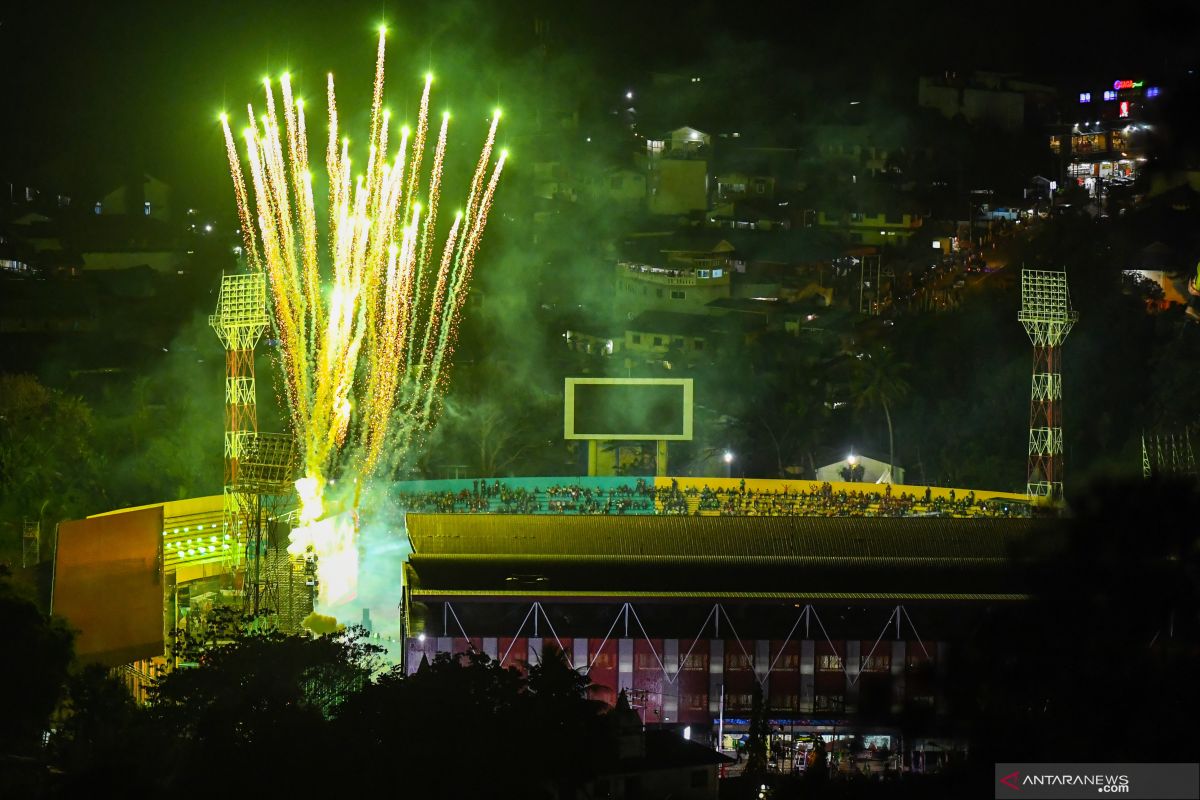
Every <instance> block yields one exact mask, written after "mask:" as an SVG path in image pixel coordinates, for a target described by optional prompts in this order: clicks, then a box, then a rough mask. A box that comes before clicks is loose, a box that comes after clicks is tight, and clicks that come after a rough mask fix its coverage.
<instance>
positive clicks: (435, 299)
mask: <svg viewBox="0 0 1200 800" xmlns="http://www.w3.org/2000/svg"><path fill="white" fill-rule="evenodd" d="M449 129H450V113H449V112H446V113H444V114H442V129H441V130H440V131H439V132H438V141H437V147H435V148H434V151H433V169H432V170H431V171H430V176H429V212H428V213H427V214H426V216H425V227H424V229H423V230H422V231H421V255H420V259H419V261H418V264H417V268H418V269H419V270H421V271H422V272H427V271H428V269H429V264H430V259H431V258H432V257H433V247H434V241H433V240H434V235H435V234H436V226H437V213H438V201H439V199H440V197H441V189H442V172H443V166H444V164H445V160H446V137H447V134H448V133H449ZM461 220H462V214H458V215H457V216H456V217H455V218H454V226H453V227H452V228H451V229H450V233H449V235H448V238H447V240H446V241H447V242H448V243H449V242H452V241H454V239H455V238H457V236H458V226H459V223H460V221H461ZM451 251H453V247H451V248H450V250H448V251H447V252H451ZM443 262H444V263H442V264H440V265H439V268H438V271H437V275H436V276H435V278H431V280H436V281H437V282H436V284H435V285H434V286H433V288H432V294H431V295H430V298H429V324H428V325H426V326H425V334H424V336H423V340H422V342H421V349H420V351H419V352H418V354H417V355H418V357H419V358H420V359H421V362H422V363H428V361H429V359H430V357H431V355H432V354H431V353H430V352H429V348H430V345H431V344H432V343H433V335H432V334H433V331H434V330H436V329H437V326H438V319H439V317H440V315H441V307H442V303H441V298H442V296H443V295H444V294H445V290H446V278H445V274H444V273H445V272H446V270H448V269H449V264H448V262H445V259H444V258H443Z"/></svg>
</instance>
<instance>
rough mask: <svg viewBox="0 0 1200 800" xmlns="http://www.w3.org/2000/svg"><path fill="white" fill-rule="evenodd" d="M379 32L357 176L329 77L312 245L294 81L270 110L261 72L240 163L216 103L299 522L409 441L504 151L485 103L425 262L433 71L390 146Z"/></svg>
mask: <svg viewBox="0 0 1200 800" xmlns="http://www.w3.org/2000/svg"><path fill="white" fill-rule="evenodd" d="M384 44H385V32H384V31H383V30H381V31H380V34H379V48H378V52H377V56H376V64H375V80H374V86H373V93H372V101H371V124H370V135H369V139H368V141H367V143H366V145H367V147H366V153H367V158H366V161H365V164H363V165H362V166H361V167H359V166H358V165H355V166H356V168H357V170H358V171H357V172H356V171H354V170H352V168H351V158H350V143H349V140H348V139H347V138H345V137H342V136H341V134H340V132H339V130H338V114H337V103H336V97H335V92H334V83H333V76H332V75H329V76H328V79H327V82H326V96H327V102H328V113H329V138H328V145H327V148H326V154H325V168H326V172H327V173H328V176H329V218H328V235H327V237H326V241H325V243H324V246H322V244H321V242H320V239H321V237H320V236H319V234H318V220H317V210H316V205H315V203H314V199H313V178H312V173H311V171H310V168H309V163H308V161H309V157H308V134H307V130H306V118H305V107H304V103H303V101H302V100H301V99H299V98H297V97H294V96H293V86H292V82H291V78H290V77H289V76H288V75H284V76H283V77H282V78H281V79H280V81H279V86H278V89H279V100H280V105H279V106H278V107H277V106H276V90H275V88H276V87H275V86H274V85H273V84H272V82H271V81H270V80H269V79H264V80H263V88H264V90H265V104H264V113H262V114H261V115H257V116H256V114H255V109H254V108H253V106H248V107H247V113H248V117H249V121H248V126H247V127H246V129H245V131H244V132H243V139H244V144H245V164H246V169H243V161H242V157H241V155H240V154H239V151H238V147H237V145H236V140H235V138H234V135H233V133H232V131H231V130H230V126H229V119H228V117H227V116H226V115H224V114H222V115H221V124H222V127H223V129H224V133H225V146H226V150H227V153H228V157H229V170H230V174H231V176H232V177H233V185H234V196H235V199H236V202H237V210H238V215H239V218H240V221H241V230H242V232H243V235H244V237H245V240H246V249H245V252H246V255H247V263H248V265H249V267H250V269H252V270H262V271H264V272H265V273H266V274H267V276H268V280H269V283H270V286H271V296H272V303H273V316H274V322H275V329H276V332H277V338H278V340H279V342H280V351H279V352H280V355H279V361H280V363H281V367H282V372H283V390H284V394H285V396H286V399H287V403H288V407H289V412H290V416H291V422H292V427H293V429H294V431H295V435H296V437H297V440H298V441H299V443H300V446H301V451H302V453H303V459H304V463H303V470H304V475H303V477H302V478H300V480H298V481H297V482H296V490H297V495H298V497H299V500H300V506H301V511H300V517H301V523H302V524H309V523H312V522H313V521H315V520H317V519H319V518H320V517H321V516H322V515H323V513H324V507H325V500H324V495H325V491H326V486H327V485H328V483H329V482H330V481H331V480H332V479H335V478H336V477H337V476H338V475H341V474H353V475H354V476H356V477H355V480H354V481H352V482H351V483H353V484H354V485H356V486H357V487H358V490H359V491H361V489H362V486H363V484H364V483H365V482H366V481H368V480H369V479H370V477H371V474H372V473H373V472H374V471H375V469H376V467H377V466H378V465H379V463H380V460H381V457H382V456H383V455H384V453H385V452H395V451H396V449H403V448H407V447H408V446H410V445H411V443H412V442H413V441H415V439H416V436H417V435H418V434H419V433H421V432H422V431H424V430H427V429H428V428H429V427H430V426H431V425H432V424H433V423H434V422H435V420H436V418H437V414H438V409H439V407H440V402H439V401H440V398H441V394H442V392H443V391H444V389H445V382H446V376H447V374H448V371H449V366H450V364H449V361H450V358H451V355H452V353H453V350H454V342H455V335H456V332H457V328H458V321H459V317H460V316H461V313H462V309H463V303H464V301H465V299H466V296H467V292H468V290H469V287H470V280H471V274H472V271H473V269H474V263H475V255H476V253H477V252H478V249H479V245H480V242H481V240H482V237H483V233H484V229H485V228H486V226H487V219H488V212H489V210H490V209H491V205H492V198H493V196H494V194H495V191H496V185H497V183H498V181H499V178H500V173H501V171H502V170H503V168H504V161H505V156H504V154H501V156H500V157H499V158H497V159H496V160H495V162H494V164H493V162H492V150H493V146H494V143H495V139H496V127H497V125H498V123H499V120H500V113H499V112H498V111H497V112H496V114H495V115H494V116H493V118H492V123H491V125H490V127H489V129H488V132H487V137H486V139H485V142H484V146H483V150H482V153H481V154H480V159H479V163H478V165H477V166H476V169H475V173H474V176H473V178H472V181H471V184H470V187H469V189H468V192H467V204H466V207H465V211H464V212H460V213H459V215H458V216H457V217H456V218H455V220H454V223H453V224H452V225H451V226H450V228H449V231H448V233H447V234H446V235H445V240H444V242H443V245H442V248H441V257H440V259H436V260H435V254H436V251H437V249H438V248H437V244H436V239H437V212H438V206H439V200H440V194H441V191H442V171H443V165H444V158H445V153H446V141H447V133H448V129H449V124H450V115H449V114H444V115H443V116H442V120H441V127H440V128H439V129H438V134H437V139H436V143H435V145H434V147H433V151H434V152H433V157H432V166H431V168H430V169H429V170H428V175H423V174H422V171H421V170H422V164H423V162H424V158H425V149H426V146H427V142H426V140H427V135H428V133H429V119H428V117H429V98H430V89H431V86H432V83H433V77H432V76H431V75H427V76H426V77H425V86H424V91H423V92H422V94H421V100H420V104H419V112H418V118H417V124H416V128H415V130H413V131H410V130H409V129H408V128H407V127H405V128H402V129H401V130H400V136H399V145H398V146H397V147H396V148H395V150H394V151H392V152H390V153H389V133H390V126H391V117H390V114H389V113H388V111H387V110H386V109H384V108H383V86H384V82H383V79H384V60H385V59H384V51H385V47H384ZM281 117H282V120H281V119H280V118H281ZM281 127H282V130H281ZM489 164H492V168H491V176H490V179H488V180H486V182H485V177H486V176H487V172H488V166H489ZM314 541H315V540H314ZM314 547H315V545H314ZM318 549H319V548H318ZM318 555H319V553H318Z"/></svg>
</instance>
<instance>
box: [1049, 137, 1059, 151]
mask: <svg viewBox="0 0 1200 800" xmlns="http://www.w3.org/2000/svg"><path fill="white" fill-rule="evenodd" d="M1050 152H1052V153H1061V152H1062V137H1061V136H1051V137H1050Z"/></svg>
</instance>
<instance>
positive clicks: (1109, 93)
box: [1104, 89, 1117, 100]
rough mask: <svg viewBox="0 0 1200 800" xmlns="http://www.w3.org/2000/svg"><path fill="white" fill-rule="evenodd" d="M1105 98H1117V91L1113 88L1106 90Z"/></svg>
mask: <svg viewBox="0 0 1200 800" xmlns="http://www.w3.org/2000/svg"><path fill="white" fill-rule="evenodd" d="M1104 99H1105V100H1116V99H1117V93H1116V92H1114V91H1113V90H1112V89H1108V90H1107V91H1105V92H1104Z"/></svg>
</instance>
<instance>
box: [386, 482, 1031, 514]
mask: <svg viewBox="0 0 1200 800" xmlns="http://www.w3.org/2000/svg"><path fill="white" fill-rule="evenodd" d="M807 486H808V488H803V485H802V486H801V487H798V488H793V487H791V486H787V485H785V486H783V487H782V488H780V489H753V488H747V487H746V481H745V480H742V481H740V483H739V485H738V486H737V487H729V488H712V487H709V486H708V485H705V486H703V487H701V488H696V487H694V486H690V487H688V488H686V489H681V488H680V487H679V482H678V481H677V480H674V479H672V481H671V485H670V486H659V487H655V486H654V484H653V483H652V482H650V481H647V480H646V479H645V478H638V479H637V481H636V483H629V484H621V485H619V486H615V487H609V488H597V487H591V486H583V485H580V484H574V483H563V484H551V485H549V486H533V487H526V486H510V485H508V484H507V483H505V482H503V481H500V480H493V481H490V482H489V481H486V480H477V481H473V482H472V487H471V488H470V489H468V488H466V487H464V488H462V489H459V490H457V491H425V492H405V491H402V490H401V491H398V492H397V494H396V500H397V502H398V504H399V505H400V507H401V508H402V509H404V510H405V511H413V512H418V513H421V512H424V513H437V514H489V513H490V514H655V513H657V514H674V515H715V516H733V517H913V516H938V517H971V518H975V517H1028V516H1030V513H1031V509H1030V506H1029V505H1028V504H1027V503H1022V502H1017V501H1012V500H1007V499H1003V498H989V499H985V500H980V499H977V498H976V497H975V492H973V491H971V492H968V493H967V494H965V495H963V496H961V497H956V495H955V491H954V490H953V489H951V490H950V491H949V492H948V493H947V494H946V495H945V496H936V497H935V496H934V495H933V491H932V490H931V489H929V488H926V489H925V492H924V493H923V494H916V493H911V492H900V493H894V492H893V491H892V487H891V485H890V484H885V485H883V486H882V487H879V488H872V489H863V490H857V489H856V490H850V491H847V490H845V489H835V488H834V486H833V484H831V483H828V482H826V483H815V482H814V483H810V484H807Z"/></svg>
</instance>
